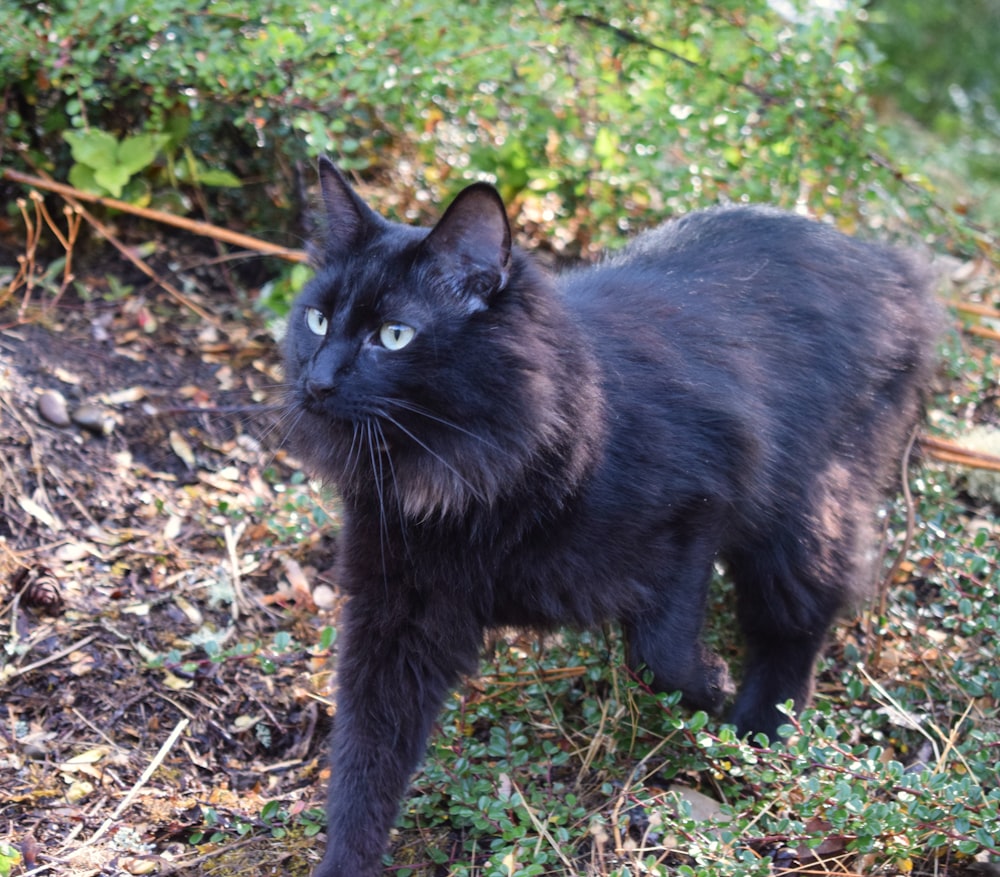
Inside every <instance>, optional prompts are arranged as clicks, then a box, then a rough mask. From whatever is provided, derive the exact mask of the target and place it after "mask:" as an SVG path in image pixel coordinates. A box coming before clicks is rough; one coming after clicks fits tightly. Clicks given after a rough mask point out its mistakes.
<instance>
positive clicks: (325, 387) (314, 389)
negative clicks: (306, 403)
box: [305, 379, 334, 402]
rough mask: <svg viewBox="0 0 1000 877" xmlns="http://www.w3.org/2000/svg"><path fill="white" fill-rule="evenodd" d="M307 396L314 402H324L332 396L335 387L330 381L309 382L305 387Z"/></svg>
mask: <svg viewBox="0 0 1000 877" xmlns="http://www.w3.org/2000/svg"><path fill="white" fill-rule="evenodd" d="M305 390H306V396H307V397H308V398H309V399H310V400H312V401H314V402H322V401H323V400H324V399H326V398H328V397H329V396H330V395H332V393H333V391H334V385H333V384H332V383H330V382H329V381H317V380H312V379H310V380H308V381H306V385H305Z"/></svg>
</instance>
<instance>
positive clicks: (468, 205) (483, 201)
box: [423, 183, 511, 304]
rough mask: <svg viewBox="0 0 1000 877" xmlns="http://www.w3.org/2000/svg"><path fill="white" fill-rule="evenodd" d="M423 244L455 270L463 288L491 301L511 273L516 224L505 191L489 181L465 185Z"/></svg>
mask: <svg viewBox="0 0 1000 877" xmlns="http://www.w3.org/2000/svg"><path fill="white" fill-rule="evenodd" d="M423 248H424V250H425V251H426V252H428V253H429V254H430V255H431V256H432V258H434V259H435V261H437V263H438V264H439V265H440V266H441V267H442V268H443V269H444V270H445V271H446V272H448V273H449V274H450V275H451V278H452V279H453V281H454V282H455V285H456V287H457V288H458V289H460V291H461V292H462V293H464V294H466V295H474V296H476V297H477V298H478V299H479V300H480V301H481V303H482V304H487V303H488V300H489V298H490V297H491V296H492V295H494V294H495V293H497V292H500V291H501V290H502V289H503V288H504V287H505V286H506V285H507V279H508V277H509V276H510V263H511V243H510V223H509V222H508V221H507V210H506V208H505V207H504V204H503V200H502V199H501V198H500V194H499V192H497V190H496V189H494V188H493V187H492V186H491V185H489V184H488V183H473V184H472V185H471V186H469V187H468V188H466V189H463V190H462V191H461V192H459V194H458V196H457V197H456V198H455V200H454V201H452V202H451V205H450V206H449V207H448V209H447V210H446V211H445V213H444V216H442V217H441V219H440V220H439V221H438V224H437V225H435V226H434V228H433V229H432V230H431V233H430V234H429V235H428V236H427V238H426V239H425V240H424V243H423Z"/></svg>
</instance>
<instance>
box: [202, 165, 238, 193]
mask: <svg viewBox="0 0 1000 877" xmlns="http://www.w3.org/2000/svg"><path fill="white" fill-rule="evenodd" d="M198 182H199V183H201V184H202V185H203V186H230V187H233V188H238V187H239V186H242V185H243V181H242V180H240V178H239V177H238V176H236V174H234V173H230V172H229V171H227V170H222V169H221V168H202V167H199V168H198Z"/></svg>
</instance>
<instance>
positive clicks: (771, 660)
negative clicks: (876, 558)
mask: <svg viewBox="0 0 1000 877" xmlns="http://www.w3.org/2000/svg"><path fill="white" fill-rule="evenodd" d="M854 499H855V501H854V502H853V503H852V501H851V500H852V497H849V496H843V497H841V500H842V504H838V506H837V508H834V507H833V506H832V505H830V506H826V507H820V508H819V510H818V511H817V510H816V509H815V508H814V509H813V512H814V513H813V514H810V515H807V516H803V519H802V520H801V521H800V522H799V524H798V526H797V527H794V528H793V527H787V528H780V529H777V532H776V535H775V536H773V537H772V539H771V541H770V542H767V543H761V544H756V545H751V546H744V547H743V548H741V549H740V550H739V551H738V552H732V553H730V554H729V556H728V557H727V558H726V559H727V561H728V565H729V568H730V573H731V575H732V578H733V582H734V584H735V585H736V591H737V597H738V603H737V614H738V617H739V622H740V627H741V628H742V630H743V635H744V638H745V643H746V660H745V669H744V673H743V680H742V683H741V685H740V690H739V694H738V695H737V698H736V702H735V704H734V706H733V710H732V713H731V716H730V718H731V720H732V722H733V723H734V724H735V725H736V727H737V729H738V730H739V731H740V733H748V732H749V733H756V732H758V731H763V732H764V733H766V734H767V735H768V736H769V737H771V738H773V737H774V736H775V732H776V731H777V728H778V726H779V725H781V724H784V723H785V722H786V717H785V716H784V714H783V713H782V712H781V711H780V710H778V709H777V705H778V704H784V703H785V702H786V701H789V700H790V701H792V702H793V704H794V707H795V710H796V712H798V711H800V710H801V709H803V708H804V707H805V706H806V705H807V703H808V701H809V697H810V695H811V693H812V682H813V672H814V665H815V662H816V657H817V655H818V654H819V652H820V649H821V648H822V647H823V644H824V641H825V639H826V634H827V631H828V630H829V628H830V625H831V624H832V623H833V621H834V619H835V617H836V616H837V615H838V613H840V611H841V610H842V609H843V608H844V607H845V606H847V605H849V604H850V603H852V602H853V601H854V600H855V599H856V597H857V596H858V594H859V593H861V592H862V591H863V590H864V589H865V587H866V585H867V583H868V581H867V580H868V579H869V578H871V575H872V573H871V565H870V557H869V556H868V554H869V550H870V545H871V532H870V527H869V526H868V523H867V521H868V520H873V519H874V511H873V509H872V508H871V505H870V504H869V503H867V502H865V501H864V500H861V499H858V498H854Z"/></svg>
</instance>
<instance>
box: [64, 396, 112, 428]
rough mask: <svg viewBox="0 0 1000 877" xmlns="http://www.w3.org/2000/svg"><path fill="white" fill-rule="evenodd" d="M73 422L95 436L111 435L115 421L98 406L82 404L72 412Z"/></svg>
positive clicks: (87, 403)
mask: <svg viewBox="0 0 1000 877" xmlns="http://www.w3.org/2000/svg"><path fill="white" fill-rule="evenodd" d="M73 422H74V423H75V424H76V425H77V426H82V427H83V428H84V429H86V430H89V431H90V432H93V433H97V435H111V433H112V432H113V431H114V428H115V419H114V418H113V417H112V416H111V415H110V414H108V412H107V411H105V410H104V409H103V408H101V407H100V406H98V405H93V404H91V403H90V402H84V403H83V405H81V406H80V407H79V408H77V409H76V410H75V411H74V412H73Z"/></svg>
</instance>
